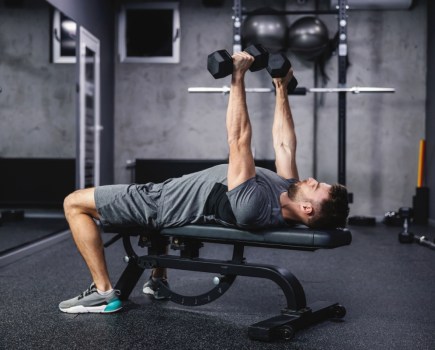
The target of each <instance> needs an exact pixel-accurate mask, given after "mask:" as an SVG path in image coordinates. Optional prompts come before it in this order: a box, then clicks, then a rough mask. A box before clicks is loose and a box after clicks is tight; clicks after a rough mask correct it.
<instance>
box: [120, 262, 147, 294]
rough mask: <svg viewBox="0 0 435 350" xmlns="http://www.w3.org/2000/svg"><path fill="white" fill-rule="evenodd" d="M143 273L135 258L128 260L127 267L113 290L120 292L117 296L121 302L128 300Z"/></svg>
mask: <svg viewBox="0 0 435 350" xmlns="http://www.w3.org/2000/svg"><path fill="white" fill-rule="evenodd" d="M144 271H145V269H144V268H142V267H140V266H139V265H138V263H137V259H136V258H130V260H129V262H128V265H127V267H126V268H125V270H124V272H123V273H122V275H121V277H120V278H119V280H118V282H117V283H116V286H115V289H118V290H119V291H120V292H121V295H120V296H119V298H120V299H121V300H127V299H128V297H129V296H130V294H131V292H132V291H133V289H134V287H135V286H136V284H137V282H138V281H139V279H140V278H141V276H142V274H143V272H144Z"/></svg>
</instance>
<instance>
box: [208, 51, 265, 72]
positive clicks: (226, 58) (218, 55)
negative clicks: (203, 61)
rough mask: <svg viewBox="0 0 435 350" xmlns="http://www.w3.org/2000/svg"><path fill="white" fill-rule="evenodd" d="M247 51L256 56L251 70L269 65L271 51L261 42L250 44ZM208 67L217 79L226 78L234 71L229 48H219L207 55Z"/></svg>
mask: <svg viewBox="0 0 435 350" xmlns="http://www.w3.org/2000/svg"><path fill="white" fill-rule="evenodd" d="M245 51H246V52H247V53H249V54H250V55H251V56H252V57H254V62H253V63H252V65H251V67H249V70H250V71H251V72H256V71H259V70H261V69H263V68H266V67H267V64H268V61H269V52H268V51H267V50H266V49H265V48H264V47H263V46H262V45H260V44H257V45H251V46H248V47H247V48H246V49H245ZM207 69H208V71H209V72H210V74H211V75H213V77H214V78H215V79H220V78H224V77H226V76H228V75H230V74H231V73H232V72H233V58H232V57H231V55H230V54H229V53H228V51H227V50H218V51H215V52H213V53H211V54H210V55H208V57H207Z"/></svg>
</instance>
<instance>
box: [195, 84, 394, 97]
mask: <svg viewBox="0 0 435 350" xmlns="http://www.w3.org/2000/svg"><path fill="white" fill-rule="evenodd" d="M187 91H188V92H190V93H199V92H205V93H216V92H221V93H223V94H227V93H229V92H230V88H229V87H228V86H223V87H221V88H215V87H190V88H188V89H187ZM245 91H246V92H248V93H252V92H254V93H270V92H275V89H272V88H246V89H245ZM308 92H313V93H333V92H339V93H348V92H351V93H353V94H360V93H394V92H396V89H394V88H387V87H360V86H354V87H351V88H305V87H298V88H296V89H294V90H293V91H292V92H291V93H290V95H306V94H307V93H308Z"/></svg>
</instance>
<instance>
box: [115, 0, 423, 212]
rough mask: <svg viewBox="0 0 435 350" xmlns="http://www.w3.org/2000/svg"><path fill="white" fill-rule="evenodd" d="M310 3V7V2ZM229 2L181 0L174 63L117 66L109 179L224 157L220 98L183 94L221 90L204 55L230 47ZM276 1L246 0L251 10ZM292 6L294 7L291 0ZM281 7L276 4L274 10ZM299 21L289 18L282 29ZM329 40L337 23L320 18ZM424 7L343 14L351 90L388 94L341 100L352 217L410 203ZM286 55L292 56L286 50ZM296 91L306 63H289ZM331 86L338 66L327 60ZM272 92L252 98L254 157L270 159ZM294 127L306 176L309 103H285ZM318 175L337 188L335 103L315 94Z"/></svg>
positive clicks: (261, 81) (257, 81) (262, 79)
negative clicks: (130, 166)
mask: <svg viewBox="0 0 435 350" xmlns="http://www.w3.org/2000/svg"><path fill="white" fill-rule="evenodd" d="M308 3H310V2H308ZM231 4H232V1H226V2H225V6H224V7H221V8H206V7H204V6H203V5H202V3H201V1H199V0H196V1H181V35H182V37H181V40H182V41H181V62H180V64H175V65H171V64H131V63H130V64H126V63H123V64H121V63H119V60H117V61H116V90H115V101H116V107H115V150H116V151H115V181H116V182H118V183H119V182H127V181H129V177H128V172H127V170H126V169H125V162H126V161H127V160H128V159H134V158H212V159H218V158H223V157H225V156H226V155H227V146H226V134H225V126H224V123H225V110H226V104H227V97H226V96H222V95H220V94H215V95H212V94H207V95H199V94H188V93H187V88H188V87H190V86H215V87H221V86H223V85H228V84H229V79H228V78H224V79H222V80H216V81H215V80H214V79H213V78H212V77H211V76H210V75H209V73H208V72H207V71H206V68H205V62H206V56H207V54H208V53H210V52H212V51H214V50H216V49H220V48H226V49H228V50H231V49H232V21H231V15H232V10H231ZM266 4H267V5H270V6H273V7H275V8H280V5H282V2H274V3H273V2H265V1H263V2H261V1H249V2H248V1H246V2H245V6H249V9H255V8H256V7H261V6H264V5H266ZM291 4H293V5H291V6H293V7H291V6H289V8H294V6H296V5H295V4H294V3H291ZM281 8H282V7H281ZM295 19H297V17H289V22H291V21H294V20H295ZM322 19H324V22H325V23H326V24H327V26H328V28H329V31H330V37H332V36H333V35H334V34H335V31H336V28H337V26H336V20H335V18H334V17H333V16H329V17H328V16H323V17H322ZM426 23H427V22H426V2H425V1H419V2H417V4H416V6H415V7H414V8H413V9H412V10H411V11H382V12H381V11H376V12H375V11H361V12H350V13H349V32H348V34H349V58H350V62H351V66H350V68H349V70H348V79H347V81H348V86H355V85H359V86H390V87H395V88H396V91H397V92H396V93H395V94H383V95H374V94H367V95H348V108H347V111H348V117H347V120H348V128H347V130H348V142H347V164H348V167H347V184H348V186H349V188H350V190H351V191H352V192H353V193H354V196H355V202H354V204H353V205H352V213H351V214H353V215H377V216H382V215H383V214H384V212H385V211H389V210H395V209H397V208H398V207H400V206H404V205H411V204H412V202H411V200H412V195H413V194H414V188H415V184H416V177H417V153H418V140H419V139H420V138H422V137H424V133H425V128H424V122H425V98H426V96H425V82H426V80H425V79H426ZM289 54H290V53H289ZM290 57H291V58H292V63H293V66H294V68H295V72H296V73H295V74H296V75H297V78H298V80H299V83H300V85H301V86H308V87H310V86H313V77H314V74H313V65H312V63H307V62H304V61H302V60H300V59H297V58H295V57H293V56H292V55H291V54H290ZM326 69H327V73H328V75H329V76H330V82H329V83H328V85H327V86H329V87H334V86H336V84H337V59H336V56H333V57H332V59H331V60H330V61H329V62H328V64H327V66H326ZM247 86H250V87H259V86H270V81H269V79H268V76H267V73H266V72H258V73H256V74H248V76H247ZM273 103H274V96H273V94H261V95H260V94H258V95H254V94H250V95H249V96H248V106H249V108H250V114H251V119H252V123H253V128H254V138H253V147H254V149H255V156H256V158H257V159H265V158H266V159H271V158H273V149H272V146H271V121H272V119H271V118H272V114H273ZM291 103H292V108H293V114H294V119H295V124H296V128H297V133H298V138H299V143H298V147H299V148H298V164H299V169H300V175H301V177H307V176H311V175H312V170H313V161H312V160H313V151H312V148H313V141H314V138H313V96H310V95H307V96H305V97H299V96H294V97H291ZM318 113H319V116H318V123H319V133H318V138H317V143H318V150H317V152H318V164H317V169H318V170H317V172H318V174H317V176H318V178H319V179H321V180H323V181H328V182H335V181H337V96H336V95H335V94H328V95H323V96H322V103H321V106H320V108H319V111H318Z"/></svg>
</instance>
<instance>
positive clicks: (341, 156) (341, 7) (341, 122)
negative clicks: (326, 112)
mask: <svg viewBox="0 0 435 350" xmlns="http://www.w3.org/2000/svg"><path fill="white" fill-rule="evenodd" d="M335 8H336V10H328V11H319V10H314V11H279V14H281V15H290V14H294V15H300V14H314V15H319V14H328V15H336V16H337V25H338V36H337V38H338V50H337V53H338V55H337V57H338V69H337V71H338V85H339V87H340V88H342V87H344V88H345V87H346V76H347V25H348V18H347V17H348V16H347V10H348V8H349V6H347V0H338V1H337V6H336V7H335ZM251 14H257V15H259V14H270V13H268V12H266V11H261V13H260V12H259V11H257V13H255V12H254V13H253V12H249V11H246V10H244V9H243V6H242V0H234V2H233V16H232V18H233V48H234V49H237V48H239V47H241V35H240V32H241V19H242V18H243V15H246V16H248V15H251ZM271 14H276V13H275V12H274V13H271ZM337 92H338V142H337V144H338V181H337V182H338V183H340V184H342V185H346V92H345V91H337ZM315 123H316V120H315ZM316 137H317V135H316V134H315V135H314V141H316ZM313 149H314V152H316V151H315V150H316V147H314V148H313ZM313 158H314V164H316V163H315V162H316V158H317V154H316V153H314V154H313ZM314 170H315V169H314ZM313 175H314V177H316V171H314V172H313Z"/></svg>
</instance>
